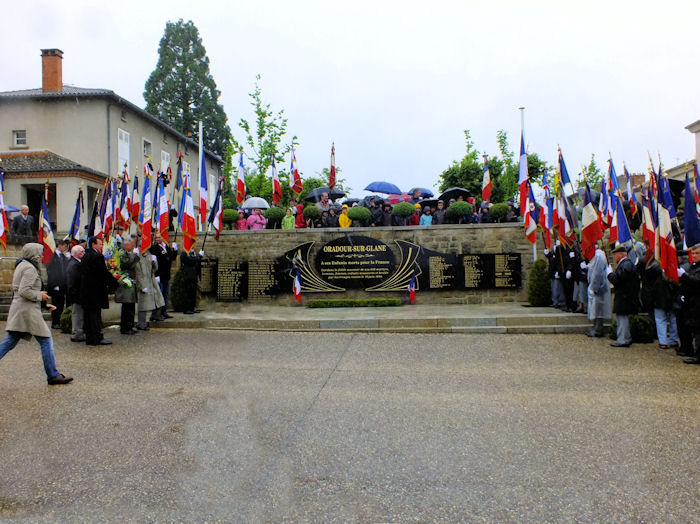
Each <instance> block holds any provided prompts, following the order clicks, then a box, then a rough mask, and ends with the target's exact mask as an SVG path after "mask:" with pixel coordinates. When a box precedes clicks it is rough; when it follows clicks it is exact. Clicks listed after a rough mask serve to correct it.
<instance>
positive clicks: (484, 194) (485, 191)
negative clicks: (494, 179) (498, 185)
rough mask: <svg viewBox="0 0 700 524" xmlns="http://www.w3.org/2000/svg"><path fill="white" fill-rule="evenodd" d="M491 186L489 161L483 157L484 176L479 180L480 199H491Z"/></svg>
mask: <svg viewBox="0 0 700 524" xmlns="http://www.w3.org/2000/svg"><path fill="white" fill-rule="evenodd" d="M492 188H493V184H492V183H491V172H490V171H489V159H488V157H487V156H486V155H484V176H483V178H482V180H481V199H482V200H489V199H490V198H491V190H492Z"/></svg>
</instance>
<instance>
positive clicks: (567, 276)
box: [566, 271, 571, 280]
mask: <svg viewBox="0 0 700 524" xmlns="http://www.w3.org/2000/svg"><path fill="white" fill-rule="evenodd" d="M570 278H571V271H567V272H566V279H567V280H568V279H570Z"/></svg>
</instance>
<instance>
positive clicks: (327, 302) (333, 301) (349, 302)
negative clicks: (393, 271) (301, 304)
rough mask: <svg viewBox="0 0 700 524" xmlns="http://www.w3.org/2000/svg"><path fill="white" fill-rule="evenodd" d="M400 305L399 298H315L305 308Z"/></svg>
mask: <svg viewBox="0 0 700 524" xmlns="http://www.w3.org/2000/svg"><path fill="white" fill-rule="evenodd" d="M400 305H401V299H400V298H315V299H313V300H309V301H308V302H307V303H306V307H387V306H400Z"/></svg>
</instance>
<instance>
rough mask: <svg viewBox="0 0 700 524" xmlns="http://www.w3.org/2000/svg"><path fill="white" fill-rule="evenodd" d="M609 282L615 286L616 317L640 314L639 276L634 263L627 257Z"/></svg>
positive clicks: (614, 304) (614, 303)
mask: <svg viewBox="0 0 700 524" xmlns="http://www.w3.org/2000/svg"><path fill="white" fill-rule="evenodd" d="M608 280H609V281H610V283H611V284H612V285H613V286H615V299H614V301H613V313H615V314H616V315H636V314H637V313H638V312H639V298H638V297H639V275H638V274H637V271H635V269H634V264H633V263H632V261H631V260H630V259H629V258H627V257H625V258H623V259H622V260H620V263H619V264H618V265H617V268H616V269H615V271H614V272H612V273H610V274H609V275H608Z"/></svg>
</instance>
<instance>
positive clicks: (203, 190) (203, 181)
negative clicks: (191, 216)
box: [199, 150, 209, 231]
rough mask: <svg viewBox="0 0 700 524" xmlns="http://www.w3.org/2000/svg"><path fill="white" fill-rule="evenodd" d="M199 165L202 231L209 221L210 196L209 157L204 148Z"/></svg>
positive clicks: (200, 222)
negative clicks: (208, 204)
mask: <svg viewBox="0 0 700 524" xmlns="http://www.w3.org/2000/svg"><path fill="white" fill-rule="evenodd" d="M199 164H200V167H199V224H200V231H201V228H203V227H204V224H206V223H207V198H208V197H209V182H207V157H206V155H205V154H204V150H202V158H200V163H199Z"/></svg>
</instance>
